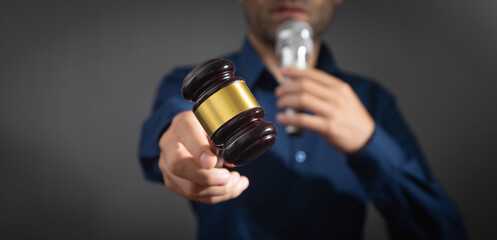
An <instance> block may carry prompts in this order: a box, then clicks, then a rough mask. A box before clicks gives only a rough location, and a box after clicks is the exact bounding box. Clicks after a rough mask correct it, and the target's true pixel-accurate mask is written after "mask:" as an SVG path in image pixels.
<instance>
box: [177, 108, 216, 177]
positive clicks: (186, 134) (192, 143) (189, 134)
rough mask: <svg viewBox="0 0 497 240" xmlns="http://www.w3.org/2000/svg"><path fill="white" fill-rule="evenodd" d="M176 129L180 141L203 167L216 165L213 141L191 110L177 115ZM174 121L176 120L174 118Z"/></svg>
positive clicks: (207, 167)
mask: <svg viewBox="0 0 497 240" xmlns="http://www.w3.org/2000/svg"><path fill="white" fill-rule="evenodd" d="M175 120H177V121H175V122H174V124H175V125H174V126H175V128H174V130H175V133H176V135H177V136H178V138H179V141H180V142H181V143H182V144H183V145H185V147H186V148H187V149H188V151H189V152H191V154H192V155H193V158H194V159H195V161H196V162H197V163H198V164H199V165H200V166H201V167H203V168H205V169H209V168H213V167H214V166H215V165H216V162H217V157H216V156H215V155H214V153H213V152H212V150H211V148H212V146H211V142H210V140H209V138H208V136H207V134H206V133H205V131H204V129H203V128H202V126H201V125H200V123H199V122H198V120H197V119H196V118H195V116H194V115H193V113H192V112H191V111H187V112H183V113H181V116H179V117H178V118H176V117H175ZM173 121H174V120H173Z"/></svg>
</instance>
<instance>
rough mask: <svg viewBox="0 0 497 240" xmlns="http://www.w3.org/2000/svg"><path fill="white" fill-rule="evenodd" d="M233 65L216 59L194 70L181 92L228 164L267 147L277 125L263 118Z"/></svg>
mask: <svg viewBox="0 0 497 240" xmlns="http://www.w3.org/2000/svg"><path fill="white" fill-rule="evenodd" d="M234 74H235V66H234V65H233V63H232V62H231V61H229V60H227V59H222V58H216V59H212V60H210V61H207V62H205V63H203V64H201V65H199V66H198V67H196V68H195V69H193V70H192V71H191V72H190V73H188V75H187V76H186V77H185V79H184V80H183V87H182V89H181V94H182V95H183V97H184V98H185V99H186V100H188V101H192V102H194V105H193V112H194V114H195V116H196V117H197V119H198V121H199V122H200V124H201V125H202V127H203V128H204V130H205V131H206V133H207V134H208V135H209V137H210V138H211V140H212V142H213V143H214V145H215V146H216V147H217V148H219V150H220V155H221V156H219V157H222V158H223V160H224V161H225V162H227V163H230V164H234V165H236V166H239V165H243V164H245V163H247V162H249V161H251V160H253V159H254V158H255V157H257V156H259V155H261V154H262V153H264V152H266V151H267V150H268V149H270V148H271V147H272V146H273V144H274V142H275V141H276V127H275V126H274V124H272V123H271V122H266V121H263V120H262V117H264V114H265V113H264V109H262V107H261V106H260V105H259V103H258V102H257V100H256V99H255V98H254V96H253V95H252V93H251V92H250V90H249V89H248V87H247V85H246V84H245V81H244V80H243V78H241V77H235V75H234Z"/></svg>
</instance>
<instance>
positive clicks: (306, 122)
mask: <svg viewBox="0 0 497 240" xmlns="http://www.w3.org/2000/svg"><path fill="white" fill-rule="evenodd" d="M276 121H278V122H279V123H281V124H283V125H292V126H296V127H299V128H303V129H309V130H311V131H314V132H317V133H319V134H323V135H325V134H326V130H327V122H326V120H325V119H324V118H323V117H319V116H314V115H309V114H305V113H297V114H284V113H278V114H277V115H276Z"/></svg>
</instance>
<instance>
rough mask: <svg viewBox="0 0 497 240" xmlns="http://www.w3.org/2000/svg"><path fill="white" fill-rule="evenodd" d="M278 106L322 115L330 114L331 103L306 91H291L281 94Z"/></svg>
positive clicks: (331, 109)
mask: <svg viewBox="0 0 497 240" xmlns="http://www.w3.org/2000/svg"><path fill="white" fill-rule="evenodd" d="M276 104H277V106H278V107H279V108H294V109H298V110H302V111H310V112H313V113H315V114H316V115H320V116H323V117H329V116H331V113H332V112H333V108H335V106H333V104H330V102H326V101H325V100H323V99H321V98H318V97H316V96H314V95H312V94H310V93H307V92H300V93H292V94H286V95H284V96H282V97H281V98H280V99H278V101H277V103H276Z"/></svg>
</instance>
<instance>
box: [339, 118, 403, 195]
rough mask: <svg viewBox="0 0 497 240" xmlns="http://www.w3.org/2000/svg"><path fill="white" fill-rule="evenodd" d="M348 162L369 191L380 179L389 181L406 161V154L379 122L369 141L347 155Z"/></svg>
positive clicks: (372, 190)
mask: <svg viewBox="0 0 497 240" xmlns="http://www.w3.org/2000/svg"><path fill="white" fill-rule="evenodd" d="M348 157H349V160H348V164H349V166H350V167H351V168H352V169H353V170H354V172H355V173H356V175H357V176H358V178H359V180H360V181H361V182H362V183H363V185H364V186H365V187H366V190H367V191H368V192H369V193H372V192H374V189H375V188H376V186H378V184H379V183H381V182H382V181H390V180H392V178H395V177H396V175H397V174H398V173H399V172H401V171H400V169H401V168H402V166H403V165H404V164H405V163H406V162H407V159H406V154H405V152H404V151H403V149H402V148H401V146H400V145H399V144H398V143H397V142H396V141H395V139H394V138H393V137H392V136H391V135H390V134H389V133H388V132H387V131H386V130H385V129H384V128H383V127H381V126H380V125H379V124H376V127H375V130H374V132H373V135H372V136H371V139H370V140H369V142H368V143H367V144H366V146H364V148H363V149H361V150H360V151H359V152H357V153H354V154H351V155H349V156H348Z"/></svg>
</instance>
